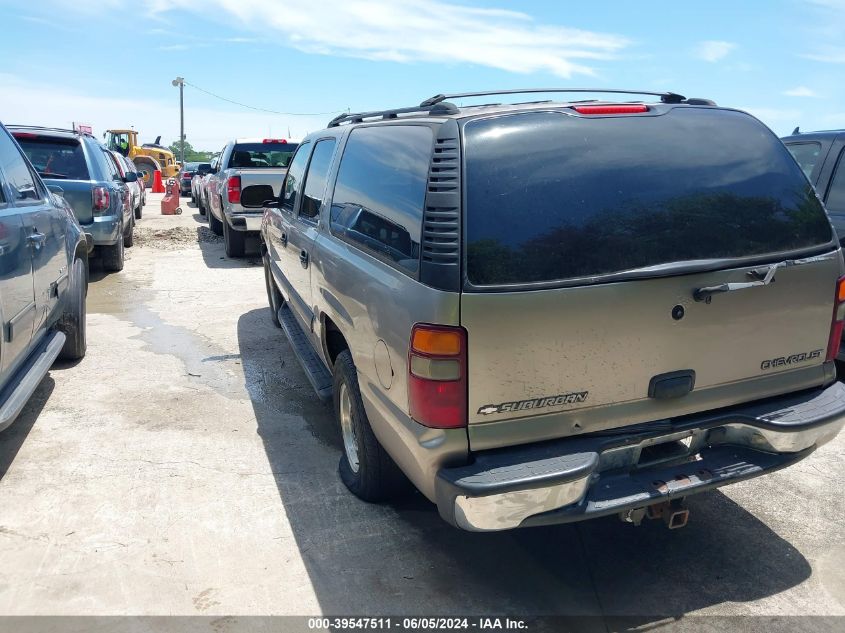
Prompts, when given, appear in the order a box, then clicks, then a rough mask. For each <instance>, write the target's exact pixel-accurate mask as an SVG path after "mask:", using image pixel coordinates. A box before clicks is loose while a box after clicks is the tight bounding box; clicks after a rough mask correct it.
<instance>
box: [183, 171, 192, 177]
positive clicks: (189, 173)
mask: <svg viewBox="0 0 845 633" xmlns="http://www.w3.org/2000/svg"><path fill="white" fill-rule="evenodd" d="M193 175H194V172H192V171H183V172H182V178H190V177H191V176H193Z"/></svg>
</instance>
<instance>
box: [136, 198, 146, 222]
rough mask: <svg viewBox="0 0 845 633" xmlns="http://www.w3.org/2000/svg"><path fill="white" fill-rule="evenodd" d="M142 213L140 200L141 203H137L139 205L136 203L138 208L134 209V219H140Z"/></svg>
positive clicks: (142, 207) (142, 205)
mask: <svg viewBox="0 0 845 633" xmlns="http://www.w3.org/2000/svg"><path fill="white" fill-rule="evenodd" d="M143 213H144V203H143V202H142V203H141V204H139V205H138V208H137V209H135V219H136V220H140V219H141V215H142V214H143Z"/></svg>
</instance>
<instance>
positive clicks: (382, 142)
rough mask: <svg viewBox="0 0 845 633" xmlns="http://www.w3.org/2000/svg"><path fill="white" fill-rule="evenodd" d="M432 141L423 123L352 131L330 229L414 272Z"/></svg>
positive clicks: (416, 266)
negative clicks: (421, 124) (420, 124)
mask: <svg viewBox="0 0 845 633" xmlns="http://www.w3.org/2000/svg"><path fill="white" fill-rule="evenodd" d="M432 143H433V133H432V131H431V128H429V127H423V126H410V125H409V126H384V127H369V128H358V129H356V130H353V131H352V132H351V133H350V135H349V140H348V141H347V143H346V148H345V149H344V151H343V158H342V159H341V162H340V169H339V171H338V176H337V183H336V184H335V189H334V195H333V196H332V209H331V230H332V232H333V233H334V234H335V235H337V236H338V237H341V238H342V239H345V240H346V241H350V242H353V243H354V244H355V245H356V246H359V247H361V248H362V249H363V250H365V251H367V252H369V253H371V254H372V255H374V256H375V257H378V258H379V259H381V260H383V261H385V262H387V263H389V264H391V265H393V266H396V267H398V268H400V269H402V270H405V271H407V272H409V273H411V274H413V275H416V274H417V272H418V270H419V259H420V232H421V229H422V211H423V204H424V201H425V186H426V181H427V179H428V167H429V161H430V160H431V151H432Z"/></svg>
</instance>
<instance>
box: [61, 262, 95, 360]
mask: <svg viewBox="0 0 845 633" xmlns="http://www.w3.org/2000/svg"><path fill="white" fill-rule="evenodd" d="M87 290H88V270H87V267H86V265H85V262H84V261H82V260H81V259H79V258H77V259H74V260H73V268H72V269H71V279H70V287H69V288H68V289H67V294H66V296H65V308H64V310H63V311H62V316H61V318H60V319H59V322H58V324H57V326H56V327H57V328H58V329H59V331H60V332H64V334H65V344H64V346H63V347H62V351H61V352H59V358H61V359H62V360H79V359H81V358H83V357H84V356H85V351H86V350H87V348H88V339H87V335H86V325H85V318H86V307H85V296H86V295H87V294H88V292H87Z"/></svg>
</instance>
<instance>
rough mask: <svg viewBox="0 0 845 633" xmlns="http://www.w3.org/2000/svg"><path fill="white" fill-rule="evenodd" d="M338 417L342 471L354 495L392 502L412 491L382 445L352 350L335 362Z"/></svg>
mask: <svg viewBox="0 0 845 633" xmlns="http://www.w3.org/2000/svg"><path fill="white" fill-rule="evenodd" d="M334 413H335V418H336V419H337V421H338V424H339V425H340V427H341V435H342V437H343V445H344V450H343V456H342V457H341V458H340V465H339V467H338V471H339V472H340V478H341V480H342V481H343V483H344V484H345V485H346V487H347V488H349V490H350V492H352V494H354V495H355V496H356V497H358V498H359V499H363V500H364V501H370V502H376V501H384V500H386V499H390V498H392V497H395V496H397V495H399V494H400V493H402V492H404V491H405V490H407V488H408V480H407V479H406V478H405V475H404V474H403V473H402V471H401V470H399V467H398V466H397V465H396V463H395V462H394V461H393V459H391V457H390V455H388V454H387V451H385V450H384V448H382V446H381V444H379V442H378V440H377V439H376V436H375V435H374V434H373V430H372V428H371V427H370V421H369V419H368V418H367V412H366V411H365V410H364V402H363V401H362V400H361V391H360V390H359V388H358V370H356V369H355V364H354V363H353V362H352V355H351V354H350V353H349V350H344V351H342V352H341V353H340V354H338V356H337V358H336V359H335V362H334Z"/></svg>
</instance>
